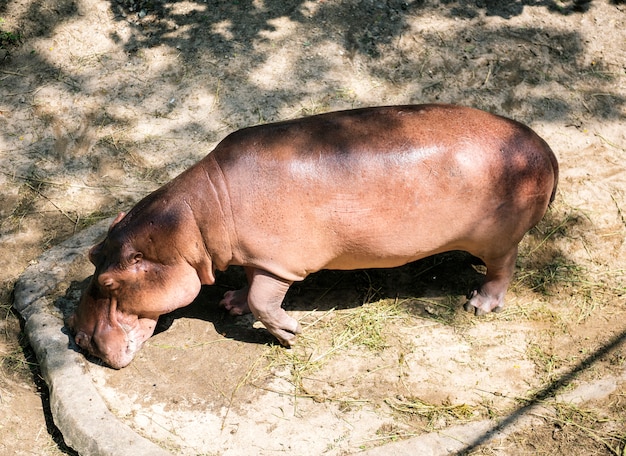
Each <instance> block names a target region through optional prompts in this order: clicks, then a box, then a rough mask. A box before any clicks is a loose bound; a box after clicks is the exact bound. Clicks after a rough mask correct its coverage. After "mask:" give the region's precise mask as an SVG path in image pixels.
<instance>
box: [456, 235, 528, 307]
mask: <svg viewBox="0 0 626 456" xmlns="http://www.w3.org/2000/svg"><path fill="white" fill-rule="evenodd" d="M480 258H481V259H482V260H483V261H484V262H485V266H487V274H486V276H485V280H484V282H483V284H482V285H481V286H480V287H478V289H476V290H473V291H471V292H470V293H469V294H468V301H467V302H466V303H465V305H464V306H463V307H464V308H465V310H467V311H468V312H474V313H475V314H476V315H485V314H487V313H489V312H492V311H493V312H499V311H500V310H502V309H503V307H504V295H505V294H506V290H507V288H508V286H509V283H510V282H511V279H512V278H513V273H514V272H515V260H516V259H517V244H516V245H515V246H514V247H513V248H512V249H510V250H509V251H508V252H506V253H505V254H503V255H499V256H495V257H492V256H489V255H481V256H480Z"/></svg>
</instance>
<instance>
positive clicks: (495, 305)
mask: <svg viewBox="0 0 626 456" xmlns="http://www.w3.org/2000/svg"><path fill="white" fill-rule="evenodd" d="M463 308H464V309H465V310H466V311H467V312H473V313H474V315H476V316H481V315H487V314H488V313H489V312H496V313H497V312H501V311H502V309H504V302H503V300H502V299H498V298H492V297H490V296H483V295H482V294H481V292H480V291H479V290H473V291H471V292H470V293H469V294H468V295H467V302H466V303H465V304H464V305H463Z"/></svg>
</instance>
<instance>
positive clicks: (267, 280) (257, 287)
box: [248, 269, 302, 347]
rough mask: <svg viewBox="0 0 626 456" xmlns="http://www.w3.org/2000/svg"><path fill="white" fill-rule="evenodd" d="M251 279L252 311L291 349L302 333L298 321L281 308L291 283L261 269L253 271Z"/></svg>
mask: <svg viewBox="0 0 626 456" xmlns="http://www.w3.org/2000/svg"><path fill="white" fill-rule="evenodd" d="M249 278H250V282H249V283H250V291H249V292H248V306H249V307H250V311H251V312H252V313H253V314H254V316H255V317H256V318H257V319H258V320H260V321H261V323H263V325H265V327H266V328H267V330H268V331H269V332H270V333H272V334H273V335H274V337H276V338H277V339H278V340H279V341H280V343H281V344H283V345H284V346H286V347H290V346H291V345H293V344H294V343H295V341H296V334H299V333H300V332H301V331H302V330H301V328H300V324H299V323H298V321H297V320H296V319H294V318H292V317H290V316H289V315H287V312H285V309H283V308H282V307H281V305H282V302H283V298H284V297H285V294H286V293H287V290H288V289H289V286H290V285H291V282H288V281H285V280H282V279H280V278H278V277H276V276H274V275H273V274H270V273H269V272H266V271H263V270H260V269H254V270H252V271H251V274H250V275H249Z"/></svg>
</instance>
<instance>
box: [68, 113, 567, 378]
mask: <svg viewBox="0 0 626 456" xmlns="http://www.w3.org/2000/svg"><path fill="white" fill-rule="evenodd" d="M557 180H558V164H557V160H556V158H555V156H554V154H553V152H552V151H551V149H550V147H549V146H548V145H547V144H546V142H545V141H544V140H543V139H541V138H540V137H539V136H538V135H537V134H536V133H535V132H533V131H532V130H531V129H530V128H529V127H527V126H525V125H523V124H521V123H518V122H516V121H513V120H510V119H507V118H504V117H500V116H497V115H494V114H490V113H487V112H484V111H480V110H476V109H472V108H468V107H460V106H455V105H440V104H435V105H410V106H388V107H372V108H362V109H355V110H347V111H338V112H332V113H326V114H320V115H315V116H311V117H305V118H301V119H296V120H289V121H283V122H278V123H271V124H266V125H258V126H253V127H249V128H244V129H242V130H239V131H235V132H234V133H231V134H230V135H228V136H227V137H226V138H225V139H223V140H222V141H221V142H220V143H219V144H218V145H217V146H216V147H215V148H214V149H213V150H212V151H211V152H210V153H209V154H208V155H207V156H206V157H204V158H203V159H202V160H200V161H199V162H198V163H196V164H195V165H193V166H192V167H191V168H189V169H187V170H186V171H184V172H183V173H182V174H180V175H179V176H178V177H176V178H174V179H173V180H172V181H170V182H169V183H167V184H166V185H164V186H163V187H161V188H159V189H158V190H156V191H154V192H153V193H151V194H150V195H148V196H146V197H145V198H144V199H142V200H141V201H140V202H139V203H138V204H137V205H136V206H134V207H133V208H132V209H131V210H130V211H129V212H128V213H127V214H125V215H124V214H120V215H119V216H118V217H117V218H116V219H115V220H114V221H113V223H112V225H111V227H110V229H109V231H108V234H107V235H106V238H105V239H104V240H103V241H102V242H100V243H99V244H97V245H96V246H94V247H93V248H92V249H91V250H90V251H89V259H90V260H91V262H92V263H93V264H94V265H95V273H94V275H93V277H92V279H91V282H90V283H89V285H88V287H87V288H86V290H85V291H84V293H83V295H82V297H81V300H80V302H79V304H78V306H77V309H76V311H75V313H74V315H72V316H71V318H70V319H69V321H68V326H69V327H70V329H71V331H72V334H74V335H75V336H74V340H75V342H76V344H77V345H78V346H79V347H81V348H82V349H83V350H85V351H86V352H88V353H90V354H92V355H94V356H96V357H99V358H101V359H102V360H103V361H104V362H105V363H107V364H108V365H110V366H111V367H113V368H122V367H124V366H126V365H128V364H129V363H130V362H131V360H132V359H133V356H134V355H135V353H136V352H137V350H138V349H139V348H140V347H141V345H142V344H143V343H144V341H145V340H146V339H148V338H149V337H150V336H151V335H152V333H153V331H154V328H155V325H156V322H157V319H158V317H159V316H160V315H162V314H165V313H168V312H171V311H173V310H174V309H177V308H180V307H182V306H186V305H188V304H190V303H191V302H192V301H193V300H194V298H195V297H196V295H198V293H199V291H200V287H201V285H203V284H206V285H211V284H214V283H215V272H216V271H217V270H225V269H226V268H228V266H230V265H239V266H242V267H243V268H244V270H245V272H246V276H247V281H248V285H247V286H246V287H245V288H242V289H241V290H238V291H229V292H227V293H226V294H225V295H224V298H223V300H222V301H221V303H220V304H221V305H222V306H223V307H224V308H225V309H226V310H228V311H229V312H230V313H231V314H233V315H241V314H244V313H247V312H252V313H253V314H254V316H255V317H256V318H257V319H258V320H260V321H261V322H262V323H263V325H264V326H265V327H266V328H267V330H268V331H269V332H270V333H271V334H273V335H274V336H275V337H276V339H278V341H280V343H282V344H283V345H285V346H287V347H289V346H291V345H292V344H294V343H295V341H296V335H297V334H298V333H300V332H301V328H300V325H299V324H298V321H296V320H295V319H294V318H292V317H291V316H290V315H288V314H287V312H286V311H285V310H284V309H283V308H282V307H281V304H282V301H283V298H284V296H285V293H286V292H287V290H288V289H289V287H290V285H291V284H292V283H294V282H297V281H302V280H303V279H305V277H307V276H308V275H309V274H311V273H313V272H316V271H319V270H322V269H335V270H352V269H362V268H388V267H396V266H400V265H404V264H406V263H409V262H412V261H415V260H418V259H421V258H424V257H427V256H430V255H434V254H437V253H441V252H445V251H451V250H463V251H467V252H469V253H470V254H472V255H474V256H476V257H478V258H480V259H481V260H482V261H483V262H484V264H485V266H486V273H485V276H484V281H483V282H482V284H480V286H478V287H477V288H476V289H474V290H470V292H469V294H468V300H467V302H466V303H465V308H466V310H470V311H474V312H475V313H476V314H478V315H481V314H485V313H488V312H491V311H496V310H499V309H501V308H502V306H503V305H504V296H505V292H506V290H507V287H508V285H509V282H510V281H511V279H512V276H513V273H514V269H515V261H516V257H517V251H518V244H519V242H520V240H521V239H522V238H523V236H524V235H525V233H526V232H527V231H528V230H529V229H531V228H532V227H533V226H534V225H536V224H537V223H538V222H539V220H541V218H542V217H543V216H544V214H545V212H546V210H547V208H548V205H549V204H550V202H551V201H552V200H553V198H554V195H555V191H556V185H557Z"/></svg>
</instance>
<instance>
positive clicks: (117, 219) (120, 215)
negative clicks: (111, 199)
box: [109, 212, 126, 233]
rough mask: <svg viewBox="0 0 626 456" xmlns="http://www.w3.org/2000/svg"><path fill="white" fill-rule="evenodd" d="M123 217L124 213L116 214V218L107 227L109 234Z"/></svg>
mask: <svg viewBox="0 0 626 456" xmlns="http://www.w3.org/2000/svg"><path fill="white" fill-rule="evenodd" d="M125 216H126V212H120V213H119V214H117V217H115V219H114V220H113V221H112V222H111V226H109V233H110V232H111V230H112V229H113V227H114V226H115V225H117V224H118V223H120V220H122V219H123V218H124V217H125Z"/></svg>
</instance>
